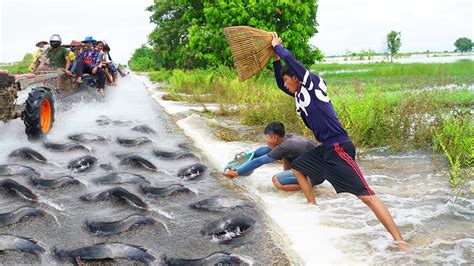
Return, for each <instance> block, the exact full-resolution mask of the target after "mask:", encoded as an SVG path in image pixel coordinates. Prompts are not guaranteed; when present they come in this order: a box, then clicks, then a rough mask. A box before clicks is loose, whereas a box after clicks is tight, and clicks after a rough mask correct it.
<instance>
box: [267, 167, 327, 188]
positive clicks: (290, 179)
mask: <svg viewBox="0 0 474 266" xmlns="http://www.w3.org/2000/svg"><path fill="white" fill-rule="evenodd" d="M275 177H276V179H277V180H278V182H279V183H280V184H281V185H282V186H284V185H299V183H298V180H296V176H295V175H294V174H293V172H292V171H291V170H287V171H283V172H280V173H278V174H276V175H275ZM309 180H310V182H311V185H313V186H316V185H319V184H321V183H323V182H324V179H323V178H320V177H309Z"/></svg>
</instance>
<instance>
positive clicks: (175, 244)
mask: <svg viewBox="0 0 474 266" xmlns="http://www.w3.org/2000/svg"><path fill="white" fill-rule="evenodd" d="M140 125H147V126H149V127H150V128H151V129H152V131H155V132H156V133H152V132H151V131H148V132H147V133H146V132H140V131H135V130H132V128H134V127H136V126H140ZM142 129H143V127H142ZM78 133H79V134H81V133H91V134H96V135H98V136H102V137H105V138H106V140H105V141H86V142H84V143H81V144H83V145H84V146H86V147H88V148H90V149H91V152H89V151H88V150H72V151H64V152H60V151H54V150H51V149H46V148H45V147H44V146H43V145H42V144H41V143H30V142H28V141H27V138H26V135H25V134H24V125H23V122H22V121H21V120H16V121H11V122H9V123H8V124H3V123H2V124H0V165H9V164H20V165H22V166H28V167H31V168H32V169H34V170H35V171H37V172H38V173H39V174H40V178H41V179H57V178H60V177H63V176H70V177H72V178H73V179H76V180H79V181H80V183H79V184H66V185H65V186H61V187H59V188H54V189H43V188H39V187H35V186H34V185H33V184H32V177H31V175H28V174H25V175H23V176H21V175H13V176H7V175H4V176H0V180H5V179H11V180H14V181H16V182H18V183H19V184H20V185H22V186H25V187H27V188H29V189H31V191H32V192H33V193H34V194H36V195H37V197H38V202H32V201H29V200H26V199H25V198H23V197H20V196H18V195H17V193H15V192H14V191H13V192H11V191H10V192H8V191H5V190H2V191H0V192H2V193H0V214H5V213H10V212H13V211H15V210H18V209H21V208H22V207H32V208H36V209H39V210H41V211H43V212H44V213H45V215H40V216H30V217H28V218H24V219H20V220H19V221H18V222H17V223H14V224H11V225H3V226H0V235H3V234H9V235H14V236H21V237H25V238H32V239H34V240H35V241H38V244H39V245H40V246H42V247H43V248H44V249H45V250H46V252H45V253H44V255H41V256H36V255H31V254H26V253H20V252H15V251H7V252H5V253H1V252H0V264H17V263H33V264H38V263H43V264H52V263H64V262H68V261H69V262H71V259H69V260H59V258H58V256H55V253H54V252H53V251H54V250H55V251H56V255H58V254H65V253H64V252H63V253H61V252H59V251H60V250H71V249H78V248H82V247H86V246H90V245H93V244H98V243H112V242H115V243H122V244H128V245H133V246H140V247H143V248H146V249H147V252H148V253H149V254H151V255H152V257H155V258H156V260H154V261H153V263H155V264H160V263H163V262H164V258H165V257H166V258H168V259H167V261H168V262H172V261H175V262H179V260H173V258H182V259H198V258H204V257H207V256H209V255H211V254H212V253H215V252H228V253H231V254H236V255H238V256H239V258H240V259H241V260H242V261H243V262H245V263H251V262H253V263H255V264H257V265H268V264H271V263H282V264H285V263H289V261H288V257H289V256H291V255H285V253H288V254H290V253H291V252H286V251H285V247H284V241H281V240H279V239H281V235H280V234H279V233H277V232H275V230H274V229H273V227H272V226H270V224H271V223H270V222H268V220H269V219H268V218H267V217H266V216H265V215H264V214H262V213H263V211H262V210H261V209H260V207H259V206H258V205H256V204H249V205H243V206H242V207H237V208H234V209H228V210H225V211H217V212H216V211H206V210H203V209H195V208H191V207H190V205H191V204H192V203H195V202H197V201H199V200H203V199H206V198H210V197H231V198H236V199H242V200H244V201H250V200H249V199H248V198H247V196H246V195H245V194H244V193H242V191H239V190H238V189H236V187H235V186H233V185H232V184H230V183H229V182H228V181H226V180H225V179H222V178H219V177H218V176H219V175H218V172H219V171H220V169H215V168H213V166H211V165H209V163H208V161H207V159H206V158H205V156H203V155H202V154H200V153H199V151H197V150H195V149H194V147H193V144H192V143H191V142H190V141H189V139H188V138H186V137H185V136H184V135H183V134H182V133H181V131H180V129H178V128H177V127H176V126H175V123H174V122H173V121H172V120H171V118H170V117H169V116H168V115H167V114H165V113H164V112H163V111H162V110H161V109H160V108H159V106H158V105H157V104H156V102H155V101H153V100H152V99H151V97H149V95H148V91H147V90H146V89H145V87H144V86H143V84H142V83H141V82H140V81H139V80H137V79H136V78H134V77H133V76H130V77H127V78H125V79H122V80H120V82H119V86H118V87H109V88H108V95H107V96H106V98H105V100H103V101H98V100H96V98H95V97H90V95H89V96H88V95H87V93H86V94H85V95H77V96H74V97H71V98H69V99H66V100H64V101H62V102H60V103H57V108H56V121H55V123H54V127H53V129H52V131H51V132H50V134H49V135H48V139H47V141H49V142H53V143H68V142H71V140H70V139H69V138H68V137H70V136H71V135H74V134H78ZM83 136H84V135H83ZM143 137H145V138H147V139H149V140H151V142H149V141H145V142H140V141H139V142H138V144H139V145H138V144H137V142H134V141H131V142H130V141H123V140H121V141H120V142H121V144H122V145H121V144H120V143H119V142H118V140H117V138H122V139H129V140H134V139H137V138H143ZM79 140H80V139H79ZM142 140H143V139H142ZM124 143H125V144H126V145H123V144H124ZM134 145H138V146H134ZM21 147H29V148H32V149H34V150H35V151H37V152H39V153H41V154H42V155H43V156H44V157H45V158H46V159H47V160H48V161H47V163H41V162H35V161H30V160H25V159H21V158H9V156H8V155H9V154H10V152H12V151H13V150H15V149H18V148H21ZM163 152H165V153H163ZM166 152H179V153H178V154H192V155H193V156H177V157H174V158H166V156H164V157H163V154H165V155H166V154H167V153H166ZM86 155H90V156H93V157H95V158H96V159H97V162H95V163H93V165H92V167H91V168H90V169H86V170H85V171H83V172H78V171H71V170H70V169H68V166H69V167H70V162H71V161H72V160H74V159H78V158H80V157H82V156H86ZM128 155H139V156H141V157H142V158H144V159H146V160H148V161H149V162H150V163H151V164H153V165H154V166H156V168H157V170H156V171H153V170H150V169H147V168H144V167H142V166H143V164H140V162H139V163H136V161H134V160H132V159H130V156H129V157H127V156H128ZM157 155H161V156H160V157H158V156H157ZM124 158H128V161H127V160H124ZM196 163H201V164H203V165H205V166H207V169H205V170H204V172H202V170H203V169H201V168H199V167H198V168H193V169H198V170H199V172H193V175H187V176H186V177H187V178H182V177H178V172H179V171H180V169H182V168H183V167H187V166H190V165H193V164H196ZM91 164H92V163H91ZM0 167H1V166H0ZM3 167H4V168H5V167H8V166H3ZM77 169H79V168H77ZM112 173H119V174H121V176H122V177H121V178H123V180H125V179H127V178H130V174H132V175H133V177H132V179H133V178H135V179H134V180H137V179H139V180H141V181H140V182H132V181H130V180H129V179H127V180H128V181H130V182H132V183H124V184H110V182H112V181H110V180H115V181H113V182H116V181H117V180H116V179H113V178H112V179H111V178H104V177H106V176H108V175H110V174H112ZM137 176H138V178H137ZM97 178H103V179H102V180H108V182H109V183H107V182H102V183H101V182H97V180H96V179H97ZM94 180H96V182H94ZM123 180H122V181H123ZM127 180H125V181H127ZM143 183H145V185H146V186H149V187H167V186H171V185H174V186H173V187H170V189H168V190H166V191H161V192H160V193H162V194H159V193H158V196H156V195H155V196H153V194H149V193H148V194H145V193H144V191H145V190H144V189H143V188H142V187H141V186H143ZM117 187H119V188H121V189H125V190H126V192H127V193H128V192H129V193H130V195H128V194H126V193H125V192H123V190H120V189H117ZM183 187H185V188H186V189H177V190H176V193H168V192H169V191H170V190H172V189H173V188H183ZM107 189H112V190H109V191H108V192H107V193H109V194H107V195H106V196H104V195H105V194H103V193H102V194H101V195H102V196H97V194H100V193H101V192H104V191H106V190H107ZM111 191H115V192H111ZM90 193H93V196H91V198H92V199H93V200H89V201H85V200H81V199H80V198H81V197H82V198H88V197H89V196H86V195H89V194H90ZM94 193H95V194H94ZM114 193H115V194H114ZM120 193H122V194H120ZM124 193H125V194H126V196H125V198H126V200H123V199H124V196H123V194H124ZM127 195H128V196H127ZM132 196H133V197H132ZM134 197H138V199H136V198H134ZM104 199H105V200H104ZM118 199H119V200H118ZM94 200H96V201H94ZM140 200H141V201H142V202H144V203H143V204H142V205H140V204H141V203H137V202H139V201H140ZM137 204H138V205H139V208H137V206H136V205H137ZM145 205H148V208H144V207H143V206H145ZM140 206H141V207H140ZM137 217H141V218H137ZM242 217H246V218H245V219H240V218H242ZM226 218H228V220H230V221H231V222H230V223H227V224H225V225H223V226H222V228H221V229H219V228H217V227H219V226H220V225H221V224H219V222H214V221H217V220H219V219H224V220H225V219H226ZM123 219H125V220H124V221H123V222H122V225H123V227H125V229H127V225H126V224H127V223H131V224H134V223H136V224H135V226H131V228H130V229H129V230H125V231H124V232H122V233H117V234H104V232H103V231H101V232H97V231H95V233H94V231H92V232H91V229H90V227H91V226H89V228H88V227H86V224H87V225H90V224H91V222H99V223H100V222H115V221H120V220H123ZM137 219H138V220H140V219H141V221H142V222H134V221H137ZM150 220H153V222H150V223H149V222H143V221H150ZM220 221H221V222H222V220H220ZM212 222H214V223H212ZM124 224H125V225H124ZM210 224H211V225H214V227H216V228H209V225H210ZM206 226H207V227H206ZM119 227H120V226H119ZM211 227H212V226H211ZM120 230H121V229H120ZM5 241H6V240H4V239H1V238H0V245H5V244H9V243H5ZM133 246H132V248H128V249H133ZM102 247H103V246H102ZM105 249H107V250H108V252H109V253H110V252H113V253H114V254H116V255H117V254H118V253H120V252H122V251H123V250H124V248H123V246H120V245H115V246H113V247H109V246H107V247H106V248H104V250H105ZM116 249H119V251H120V252H118V251H117V250H116ZM96 250H100V248H99V247H97V248H96ZM104 252H105V251H104ZM71 254H73V253H71ZM74 254H75V253H74ZM117 256H118V255H117ZM219 256H220V255H213V256H212V257H211V258H210V259H208V260H205V261H206V263H208V262H209V261H213V262H216V261H219V260H218V259H219V258H220V257H219ZM70 257H73V258H72V260H74V257H77V255H71V256H70ZM216 258H217V259H216ZM119 261H122V262H127V261H125V260H123V259H119ZM181 262H182V261H181ZM178 264H179V263H178Z"/></svg>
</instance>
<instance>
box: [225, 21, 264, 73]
mask: <svg viewBox="0 0 474 266" xmlns="http://www.w3.org/2000/svg"><path fill="white" fill-rule="evenodd" d="M224 33H225V35H226V38H227V42H228V43H229V46H230V50H231V51H232V56H233V57H234V63H235V66H236V67H237V72H238V73H239V79H240V81H244V80H247V79H249V78H250V77H252V76H253V75H255V74H257V73H258V72H260V70H262V69H263V68H264V67H265V66H266V65H267V63H268V60H270V57H271V56H272V54H273V47H272V38H273V37H272V34H271V33H270V32H268V31H263V30H259V29H256V28H252V27H248V26H234V27H227V28H224Z"/></svg>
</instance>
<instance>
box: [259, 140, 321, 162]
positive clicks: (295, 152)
mask: <svg viewBox="0 0 474 266" xmlns="http://www.w3.org/2000/svg"><path fill="white" fill-rule="evenodd" d="M314 148H316V144H314V143H313V142H311V141H310V140H307V139H305V138H303V137H300V136H295V135H292V134H288V135H286V136H285V137H284V138H283V141H282V143H281V144H280V145H278V146H276V147H275V148H273V149H272V150H271V151H270V152H269V153H268V157H270V158H272V159H274V160H281V159H287V160H288V161H289V162H292V161H293V160H294V159H296V158H298V156H300V155H301V154H303V153H305V152H307V151H309V150H311V149H314Z"/></svg>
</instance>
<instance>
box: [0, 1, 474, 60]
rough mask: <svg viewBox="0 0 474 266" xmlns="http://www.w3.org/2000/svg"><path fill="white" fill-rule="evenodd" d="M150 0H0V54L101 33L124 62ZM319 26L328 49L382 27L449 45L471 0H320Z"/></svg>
mask: <svg viewBox="0 0 474 266" xmlns="http://www.w3.org/2000/svg"><path fill="white" fill-rule="evenodd" d="M152 3H153V1H152V0H76V1H71V0H0V62H12V61H18V60H21V58H22V57H23V55H24V54H25V53H26V52H33V51H34V50H35V47H34V45H35V43H36V42H37V41H39V40H48V39H49V36H50V35H51V34H53V33H58V34H60V35H61V37H62V38H63V42H64V43H69V42H70V41H71V40H72V39H76V40H81V39H83V38H84V37H85V36H89V35H92V36H93V37H94V38H96V39H105V40H106V41H107V42H109V44H110V47H111V49H112V50H111V53H110V54H111V55H112V58H113V59H114V60H116V61H119V62H121V63H126V62H127V61H128V59H129V58H130V56H131V55H132V53H133V51H134V50H135V49H136V48H137V47H139V46H140V45H141V44H142V43H145V42H146V41H147V35H148V34H149V33H150V32H151V31H152V30H153V28H154V25H152V24H150V23H149V17H150V13H149V12H146V11H145V8H146V7H147V6H149V5H151V4H152ZM318 4H319V9H318V13H317V21H318V23H319V27H318V31H319V33H318V34H317V35H316V36H315V37H313V38H312V39H311V43H313V44H314V45H316V46H317V47H319V48H320V49H321V50H323V52H324V53H325V54H326V55H335V54H344V53H345V51H347V50H349V51H352V52H358V51H360V50H362V49H368V48H370V49H373V50H376V51H381V50H382V49H383V44H384V40H385V37H386V35H387V33H388V32H389V31H391V30H396V31H401V32H402V48H401V51H426V50H431V51H444V50H449V51H451V50H453V49H454V46H453V43H454V41H455V40H456V39H457V38H459V37H463V36H464V37H468V38H471V39H473V35H474V33H473V30H474V18H473V13H474V6H473V0H449V1H447V0H319V1H318Z"/></svg>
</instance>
